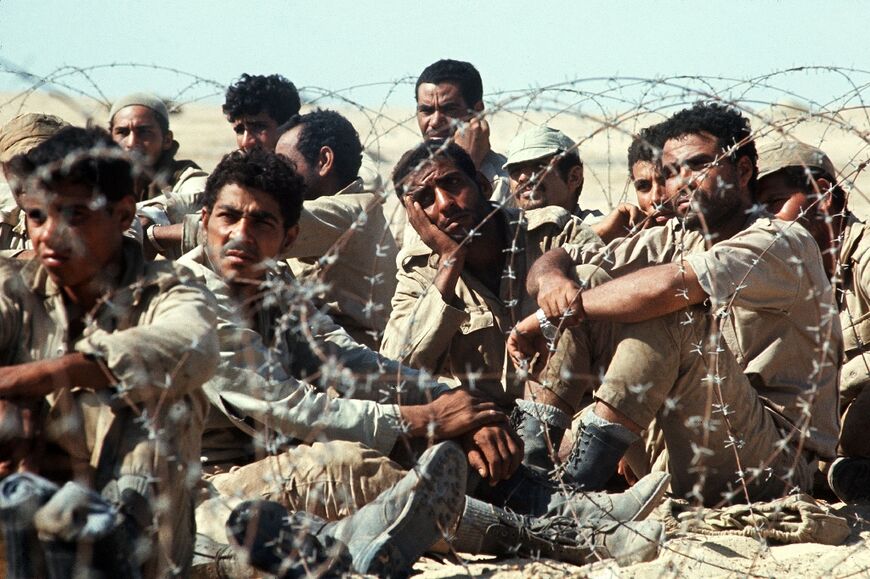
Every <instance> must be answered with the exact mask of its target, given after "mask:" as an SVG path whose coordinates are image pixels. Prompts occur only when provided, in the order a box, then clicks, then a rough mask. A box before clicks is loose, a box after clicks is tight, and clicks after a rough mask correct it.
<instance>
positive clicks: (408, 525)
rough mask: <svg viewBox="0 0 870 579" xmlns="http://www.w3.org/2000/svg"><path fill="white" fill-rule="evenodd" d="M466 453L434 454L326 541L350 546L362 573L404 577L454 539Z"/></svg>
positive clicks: (335, 527) (440, 450) (447, 448)
mask: <svg viewBox="0 0 870 579" xmlns="http://www.w3.org/2000/svg"><path fill="white" fill-rule="evenodd" d="M466 471H467V459H466V457H465V452H464V451H463V450H462V448H461V447H460V446H459V445H458V444H456V443H455V442H442V443H440V444H437V445H435V446H433V447H432V448H430V449H428V450H427V451H426V452H424V453H423V454H422V456H421V457H420V460H419V461H418V462H417V465H416V466H415V467H414V469H413V470H412V471H410V472H409V473H408V474H407V475H405V477H404V478H403V479H402V480H401V481H399V483H398V484H397V485H396V486H394V487H393V488H391V489H390V490H388V491H385V492H383V493H381V494H380V496H378V498H377V499H375V500H374V502H372V503H370V504H368V505H366V506H365V507H363V508H361V509H360V510H359V511H358V512H357V513H355V514H354V515H353V516H351V517H347V518H345V519H343V520H341V521H338V522H335V523H330V524H328V525H327V526H326V527H325V528H324V529H323V532H322V533H321V535H323V534H325V535H327V536H330V537H333V538H334V539H336V540H337V541H340V542H342V543H344V544H346V545H347V547H348V550H349V551H350V554H351V556H352V557H353V566H354V569H355V570H356V571H357V572H358V573H364V574H373V575H378V576H381V577H384V576H388V577H404V576H407V575H408V574H410V571H411V567H412V566H413V564H414V563H415V562H416V561H417V559H418V558H419V557H420V555H422V554H423V553H424V552H425V551H426V550H427V549H429V548H430V547H432V545H434V544H435V543H437V542H438V541H439V540H440V539H442V538H445V537H448V536H449V535H451V534H452V533H453V532H454V530H455V528H456V523H457V520H458V518H459V515H460V514H461V513H462V505H463V502H464V500H465V482H466V478H467V472H466Z"/></svg>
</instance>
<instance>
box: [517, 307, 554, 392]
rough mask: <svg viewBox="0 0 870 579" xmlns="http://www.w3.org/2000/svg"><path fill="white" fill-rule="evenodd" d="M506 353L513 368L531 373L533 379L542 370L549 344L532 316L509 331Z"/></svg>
mask: <svg viewBox="0 0 870 579" xmlns="http://www.w3.org/2000/svg"><path fill="white" fill-rule="evenodd" d="M507 351H508V355H509V356H510V358H511V361H512V362H513V364H514V366H515V367H516V368H517V369H520V370H526V371H528V372H530V373H532V376H533V377H534V375H535V374H536V373H537V372H538V371H540V370H541V369H542V368H543V361H545V360H546V359H547V356H548V355H549V351H550V344H549V342H547V339H546V338H545V337H544V334H542V333H541V325H540V324H539V323H538V319H537V318H536V317H535V316H534V315H531V316H529V317H527V318H525V319H523V320H521V321H520V323H518V324H517V325H516V327H515V328H514V329H513V330H512V331H511V333H510V334H509V335H508V339H507Z"/></svg>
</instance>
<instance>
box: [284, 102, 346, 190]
mask: <svg viewBox="0 0 870 579" xmlns="http://www.w3.org/2000/svg"><path fill="white" fill-rule="evenodd" d="M285 127H286V128H285ZM285 127H282V128H285V130H287V131H289V130H290V129H293V128H295V127H301V128H300V129H299V136H298V139H297V140H296V150H297V151H299V154H301V155H302V157H303V158H304V159H305V160H306V161H308V164H309V165H312V166H316V165H317V162H318V159H319V158H320V149H321V148H322V147H329V148H330V149H332V152H333V153H334V154H335V161H334V165H333V166H334V170H335V174H336V175H337V176H338V180H339V182H340V183H341V186H342V187H346V186H347V185H349V184H350V183H351V182H353V180H354V179H356V178H357V175H358V173H359V168H360V166H361V165H362V150H363V148H362V143H360V141H359V134H358V133H357V132H356V129H355V128H353V125H352V124H351V123H350V121H349V120H347V119H346V118H344V117H343V116H342V115H340V114H339V113H337V112H335V111H330V110H323V109H317V110H316V111H312V112H310V113H308V114H305V115H300V116H295V117H293V118H291V119H290V122H288V123H287V124H286V126H285Z"/></svg>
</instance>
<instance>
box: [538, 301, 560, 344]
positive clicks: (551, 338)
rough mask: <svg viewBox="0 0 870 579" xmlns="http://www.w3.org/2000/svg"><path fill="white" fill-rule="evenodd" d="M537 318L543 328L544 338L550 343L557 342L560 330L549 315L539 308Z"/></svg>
mask: <svg viewBox="0 0 870 579" xmlns="http://www.w3.org/2000/svg"><path fill="white" fill-rule="evenodd" d="M535 318H536V319H537V320H538V324H539V325H540V326H541V333H542V334H543V335H544V338H546V339H547V341H548V342H555V341H556V338H558V337H559V328H557V327H556V325H555V324H554V323H553V322H551V321H550V320H549V319H548V318H547V314H545V313H544V310H543V309H541V308H538V311H536V312H535Z"/></svg>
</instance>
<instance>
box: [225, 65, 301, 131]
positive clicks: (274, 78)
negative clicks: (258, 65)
mask: <svg viewBox="0 0 870 579" xmlns="http://www.w3.org/2000/svg"><path fill="white" fill-rule="evenodd" d="M301 106H302V103H301V101H300V100H299V91H297V90H296V86H295V85H294V84H293V83H292V82H290V81H289V80H287V79H286V78H284V77H283V76H281V75H280V74H270V75H269V76H262V75H251V74H243V75H242V76H241V77H239V80H237V81H236V82H235V84H232V85H230V87H229V88H227V95H226V100H225V101H224V106H223V111H224V114H225V115H226V116H227V118H228V119H229V120H230V122H235V121H237V120H239V119H240V118H242V117H244V116H251V115H258V114H260V113H261V112H265V113H266V114H267V115H269V116H270V117H272V119H273V120H274V121H275V122H276V123H278V124H279V125H280V124H283V123H286V122H287V121H288V120H289V119H290V117H292V116H293V115H298V114H299V109H300V107H301Z"/></svg>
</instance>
